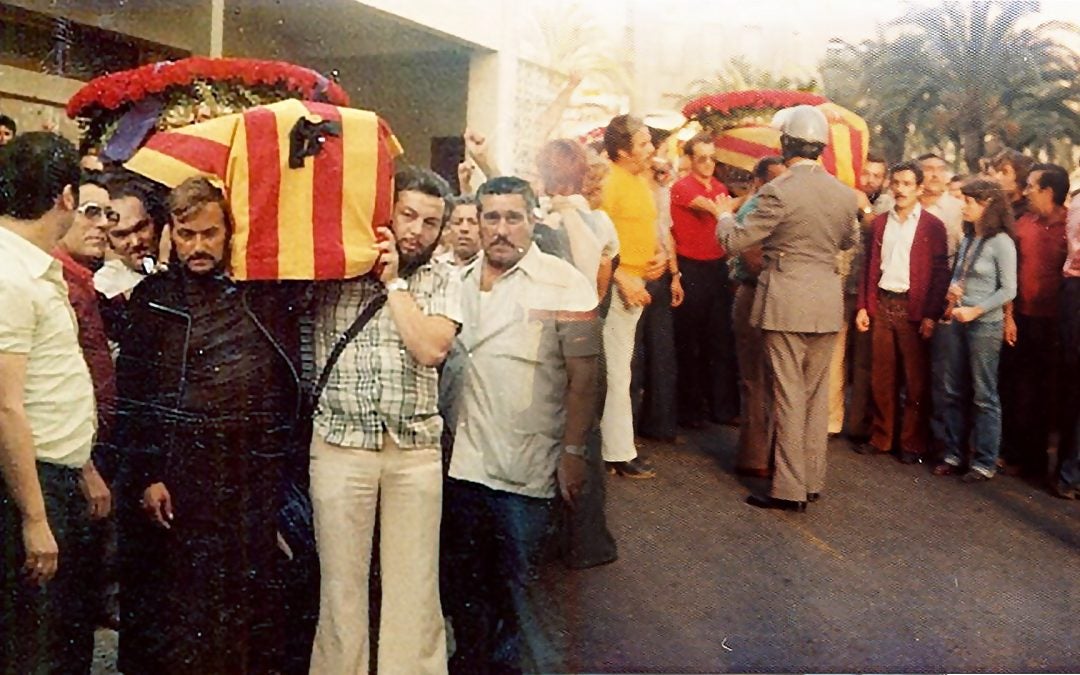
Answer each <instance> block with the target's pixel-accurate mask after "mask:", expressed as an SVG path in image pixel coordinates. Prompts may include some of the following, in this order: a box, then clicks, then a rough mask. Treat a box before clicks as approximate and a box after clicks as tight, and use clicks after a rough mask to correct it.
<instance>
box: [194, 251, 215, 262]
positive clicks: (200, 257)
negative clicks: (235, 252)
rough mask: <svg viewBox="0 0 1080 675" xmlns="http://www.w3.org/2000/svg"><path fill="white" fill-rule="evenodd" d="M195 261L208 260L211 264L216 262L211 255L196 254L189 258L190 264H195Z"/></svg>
mask: <svg viewBox="0 0 1080 675" xmlns="http://www.w3.org/2000/svg"><path fill="white" fill-rule="evenodd" d="M195 260H208V261H210V262H215V261H216V259H215V258H214V256H212V255H210V254H209V253H195V254H192V255H191V256H189V257H188V262H194V261H195Z"/></svg>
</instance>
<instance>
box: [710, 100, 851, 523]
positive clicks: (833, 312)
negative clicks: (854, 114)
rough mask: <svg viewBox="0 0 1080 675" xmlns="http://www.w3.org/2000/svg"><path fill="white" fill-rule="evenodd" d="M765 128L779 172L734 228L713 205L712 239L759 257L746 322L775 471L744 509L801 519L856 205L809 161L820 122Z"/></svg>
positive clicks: (820, 449) (812, 486)
mask: <svg viewBox="0 0 1080 675" xmlns="http://www.w3.org/2000/svg"><path fill="white" fill-rule="evenodd" d="M775 121H776V122H780V124H781V134H782V135H781V147H782V149H783V155H784V159H785V163H786V164H787V165H788V168H789V171H788V173H786V174H784V175H783V176H780V177H779V178H777V179H776V180H774V181H772V182H771V183H769V184H768V185H766V186H765V187H764V188H762V190H761V192H760V193H759V197H758V206H757V208H756V209H755V210H754V211H753V212H752V213H750V214H748V215H747V217H746V219H745V221H744V223H743V224H742V225H741V226H740V225H738V224H736V222H735V219H734V218H733V216H732V215H731V206H732V203H731V200H730V198H728V199H723V200H722V201H721V202H720V207H721V211H722V213H721V216H720V218H719V223H718V225H717V237H718V238H719V239H720V242H721V243H722V244H723V245H724V246H725V247H726V248H727V249H728V250H729V251H732V252H736V253H737V252H739V251H742V250H743V249H746V248H748V247H750V246H753V245H755V244H757V243H759V242H760V243H761V246H762V250H763V253H764V263H765V266H764V269H763V270H762V272H761V275H760V277H759V278H758V285H757V291H756V293H755V296H754V305H753V308H752V309H751V322H752V324H753V325H754V326H758V327H760V328H761V330H762V331H763V333H764V336H765V352H766V355H767V357H768V360H769V367H770V370H771V371H772V374H773V399H774V403H773V405H774V408H773V411H774V415H775V420H776V446H775V462H776V470H775V473H774V474H773V479H772V489H771V490H770V491H769V494H768V495H758V494H752V495H750V496H749V497H748V498H747V500H746V501H747V503H748V504H750V505H752V506H757V507H760V508H768V509H783V510H790V511H805V510H806V503H807V502H808V501H814V500H816V499H817V498H818V496H819V495H820V493H821V491H822V489H823V488H824V485H825V449H826V444H827V441H828V417H829V391H828V380H829V361H830V359H831V357H832V350H833V346H834V345H835V342H836V333H837V331H839V330H840V324H841V322H842V321H843V294H842V290H841V284H840V275H839V274H838V273H837V269H836V255H837V253H839V252H840V251H841V250H843V249H847V248H850V247H851V246H852V245H854V243H855V241H854V240H855V237H854V236H853V234H854V232H855V231H856V230H855V229H854V228H853V227H852V220H853V219H854V218H855V214H856V212H857V210H858V207H857V204H856V199H855V194H854V193H853V192H852V190H851V189H850V188H848V187H847V186H845V185H844V184H843V183H841V182H840V181H838V180H836V178H834V177H832V176H831V175H829V173H828V172H827V171H825V169H824V167H822V166H821V164H820V163H819V162H818V161H817V159H818V157H819V156H820V155H821V152H822V150H824V148H825V145H826V144H827V143H828V138H829V125H828V122H827V120H826V119H825V116H824V114H822V112H821V111H820V110H818V109H817V108H814V107H811V106H797V107H795V108H790V109H788V110H785V111H782V112H781V113H779V114H778V115H777V120H775Z"/></svg>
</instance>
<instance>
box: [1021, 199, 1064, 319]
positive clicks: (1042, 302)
mask: <svg viewBox="0 0 1080 675" xmlns="http://www.w3.org/2000/svg"><path fill="white" fill-rule="evenodd" d="M1066 253H1067V250H1066V242H1065V219H1064V218H1056V219H1054V220H1047V219H1045V218H1043V217H1042V216H1039V215H1037V214H1035V213H1031V212H1028V213H1025V214H1024V215H1022V216H1020V219H1019V220H1017V221H1016V257H1017V262H1016V266H1017V270H1016V283H1017V289H1016V311H1017V312H1019V313H1020V314H1023V315H1024V316H1041V317H1054V316H1057V314H1058V295H1059V293H1060V292H1061V278H1062V277H1061V268H1062V266H1063V265H1064V264H1065V255H1066Z"/></svg>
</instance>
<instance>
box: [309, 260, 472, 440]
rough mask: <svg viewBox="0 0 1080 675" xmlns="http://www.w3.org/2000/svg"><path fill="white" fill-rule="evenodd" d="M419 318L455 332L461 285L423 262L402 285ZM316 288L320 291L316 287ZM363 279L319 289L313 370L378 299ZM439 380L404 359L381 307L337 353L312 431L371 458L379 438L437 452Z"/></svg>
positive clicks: (448, 270)
mask: <svg viewBox="0 0 1080 675" xmlns="http://www.w3.org/2000/svg"><path fill="white" fill-rule="evenodd" d="M408 282H409V293H410V294H411V295H412V296H413V299H414V300H416V304H417V305H419V307H420V309H421V311H423V312H424V313H425V314H428V315H431V316H436V315H437V316H445V317H446V318H448V319H450V320H451V321H453V322H454V323H456V324H458V325H460V324H461V277H460V276H459V274H458V273H457V271H456V270H455V269H454V268H452V267H451V266H449V265H447V264H445V263H439V262H429V263H428V264H426V265H424V266H423V267H421V268H420V269H418V270H417V271H416V272H415V273H414V274H413V275H412V276H410V277H409V279H408ZM320 286H322V284H320ZM381 287H382V282H380V281H378V280H377V279H372V278H371V277H362V278H360V279H356V280H351V281H344V282H340V283H337V284H326V285H325V288H323V289H321V290H320V295H319V297H318V301H319V303H318V307H317V310H316V312H317V313H316V321H315V362H316V365H317V367H318V372H321V371H322V369H323V367H324V366H325V364H326V359H327V357H328V356H329V354H330V350H331V349H333V346H334V343H335V342H336V341H337V338H338V336H339V335H341V334H342V333H344V332H345V331H346V330H348V328H349V326H350V325H351V324H352V322H353V320H354V319H355V318H356V316H357V315H358V314H359V313H360V311H361V310H362V309H363V308H364V307H365V306H366V305H367V303H368V302H370V300H371V299H372V298H373V297H375V295H376V294H377V293H378V292H379V291H380V288H381ZM438 385H439V375H438V372H437V371H436V369H435V368H432V367H428V366H421V365H420V364H418V363H417V362H416V360H415V359H414V358H413V357H412V356H411V355H410V354H409V353H408V352H407V351H406V349H405V344H404V343H403V342H402V341H401V337H400V336H399V335H398V332H397V328H396V327H395V326H394V320H393V318H392V317H391V316H390V308H389V306H384V307H382V308H381V309H380V310H379V311H378V312H377V313H376V314H375V316H374V317H372V319H371V321H369V322H368V324H367V325H366V326H364V329H363V330H361V331H360V334H359V335H357V336H356V338H355V339H354V340H353V341H352V342H350V343H349V344H348V346H347V347H345V350H344V351H342V352H341V357H340V358H339V359H338V362H337V364H336V365H335V366H334V368H333V370H332V371H331V373H330V379H329V380H328V381H327V383H326V388H325V389H324V390H323V392H322V395H321V396H320V397H319V405H318V409H317V410H316V411H315V421H314V424H315V429H316V431H317V432H318V433H319V434H320V435H321V436H322V437H323V438H324V439H325V440H326V441H327V442H328V443H331V444H333V445H343V446H347V447H354V448H365V449H369V450H378V449H379V448H381V447H382V440H383V436H382V435H383V432H384V431H387V432H389V433H390V435H391V437H392V438H393V439H394V441H395V442H396V443H397V444H398V446H400V447H402V448H437V447H439V436H440V435H441V434H442V424H443V423H442V418H441V417H439V411H438V399H439V386H438Z"/></svg>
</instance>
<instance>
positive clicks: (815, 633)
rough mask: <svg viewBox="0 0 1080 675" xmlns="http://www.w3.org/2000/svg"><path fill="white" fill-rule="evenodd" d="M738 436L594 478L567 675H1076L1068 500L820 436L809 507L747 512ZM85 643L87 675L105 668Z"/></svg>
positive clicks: (1077, 507) (1077, 504) (1079, 632)
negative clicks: (604, 525) (597, 504)
mask: <svg viewBox="0 0 1080 675" xmlns="http://www.w3.org/2000/svg"><path fill="white" fill-rule="evenodd" d="M736 433H737V430H736V429H734V428H732V427H724V426H710V427H709V428H707V429H704V430H701V431H696V432H692V433H689V434H687V435H686V436H685V437H681V438H680V439H679V440H678V442H676V443H655V442H645V443H643V444H642V447H641V450H642V452H643V453H644V454H646V455H648V457H649V458H650V460H651V461H652V463H653V464H654V465H655V466H656V468H657V472H658V475H657V477H656V478H654V479H651V480H629V479H625V478H616V477H609V478H608V481H607V489H608V521H609V525H610V527H611V529H612V531H613V533H614V534H615V537H616V539H617V540H618V544H619V560H617V561H616V562H614V563H612V564H610V565H606V566H603V567H598V568H594V569H591V570H582V571H570V570H567V569H565V568H563V567H562V566H561V565H559V564H557V563H556V564H554V565H551V566H549V567H548V568H547V569H546V571H545V579H544V582H545V584H546V585H547V586H548V588H550V589H551V597H552V600H553V601H555V602H557V603H559V605H560V606H561V608H562V610H563V611H564V612H565V614H566V616H567V617H568V619H569V622H568V626H569V631H568V635H569V652H570V654H571V664H572V665H573V667H574V669H575V670H576V671H578V672H597V673H600V672H603V673H727V672H770V673H776V672H788V673H825V672H846V673H860V672H876V673H885V672H892V673H899V672H920V673H934V672H936V673H945V672H953V673H957V672H964V673H976V672H1026V673H1041V672H1054V673H1074V672H1080V501H1065V500H1061V499H1057V498H1055V497H1053V496H1051V495H1049V494H1048V493H1047V492H1046V491H1045V489H1044V488H1043V487H1042V486H1040V485H1037V484H1035V483H1032V482H1026V481H1024V480H1021V479H1018V478H1012V477H1008V476H998V477H995V478H994V479H993V480H991V481H989V482H986V483H978V484H973V485H968V484H963V483H961V482H960V481H959V479H957V478H955V477H935V476H932V475H930V470H929V467H928V466H926V465H915V466H904V465H901V464H900V463H899V462H897V461H896V460H894V459H893V458H892V457H889V456H877V457H864V456H861V455H857V454H855V453H854V452H852V451H851V448H850V446H849V444H848V443H847V442H846V441H844V440H843V439H834V440H833V441H831V442H830V448H829V468H828V477H827V481H826V489H825V492H824V493H823V495H822V499H821V500H820V501H818V502H817V503H815V504H811V505H810V508H809V510H808V511H807V512H806V513H803V514H796V513H786V512H777V511H763V510H760V509H756V508H753V507H751V506H748V505H746V504H745V503H743V500H744V498H745V497H746V495H747V494H749V492H750V491H751V490H761V489H765V488H766V487H767V483H766V481H763V480H755V479H745V478H739V477H736V476H735V475H734V474H733V472H732V467H733V463H734V455H735V451H734V447H735V438H736ZM98 638H99V639H98V654H97V656H98V658H97V663H96V668H95V672H96V673H111V672H115V671H114V670H113V669H112V659H113V650H114V645H115V634H114V633H112V632H111V631H99V633H98Z"/></svg>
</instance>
